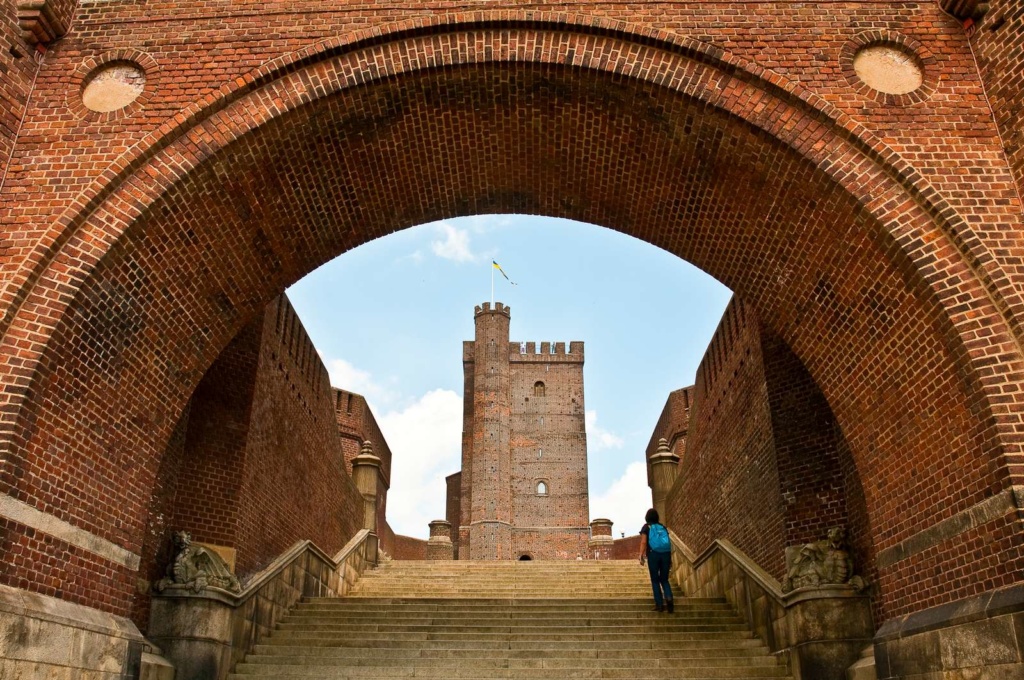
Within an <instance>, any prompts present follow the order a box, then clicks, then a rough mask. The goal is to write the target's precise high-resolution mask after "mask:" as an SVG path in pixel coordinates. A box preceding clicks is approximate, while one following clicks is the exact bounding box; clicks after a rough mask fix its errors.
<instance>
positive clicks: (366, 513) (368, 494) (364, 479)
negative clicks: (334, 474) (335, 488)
mask: <svg viewBox="0 0 1024 680" xmlns="http://www.w3.org/2000/svg"><path fill="white" fill-rule="evenodd" d="M380 466H381V462H380V458H378V457H377V456H375V455H374V453H373V444H371V443H370V442H368V441H367V442H363V448H362V449H361V450H360V451H359V455H358V456H356V457H355V458H353V459H352V481H353V482H355V485H356V488H357V489H359V493H360V494H362V496H363V528H364V529H366V530H367V531H369V532H370V533H372V534H374V535H376V533H377V488H378V487H377V478H378V477H379V476H380Z"/></svg>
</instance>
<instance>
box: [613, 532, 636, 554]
mask: <svg viewBox="0 0 1024 680" xmlns="http://www.w3.org/2000/svg"><path fill="white" fill-rule="evenodd" d="M626 533H629V532H626ZM641 541H642V537H641V536H640V534H633V535H632V536H626V537H625V538H616V539H615V541H614V543H612V559H613V560H635V559H637V557H639V556H640V544H641Z"/></svg>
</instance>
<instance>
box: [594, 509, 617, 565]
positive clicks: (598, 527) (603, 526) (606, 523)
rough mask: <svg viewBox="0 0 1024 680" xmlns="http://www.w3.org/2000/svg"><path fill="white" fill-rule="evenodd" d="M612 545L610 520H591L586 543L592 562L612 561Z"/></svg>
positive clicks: (613, 543) (613, 542)
mask: <svg viewBox="0 0 1024 680" xmlns="http://www.w3.org/2000/svg"><path fill="white" fill-rule="evenodd" d="M614 545H615V539H614V538H613V537H612V521H611V520H610V519H595V520H593V521H592V522H591V523H590V541H588V543H587V547H588V548H589V549H590V558H591V559H594V560H610V559H612V550H613V548H614Z"/></svg>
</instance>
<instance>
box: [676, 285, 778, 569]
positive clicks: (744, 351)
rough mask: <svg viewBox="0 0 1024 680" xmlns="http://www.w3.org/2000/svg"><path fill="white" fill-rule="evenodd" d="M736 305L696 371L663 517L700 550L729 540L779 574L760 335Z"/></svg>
mask: <svg viewBox="0 0 1024 680" xmlns="http://www.w3.org/2000/svg"><path fill="white" fill-rule="evenodd" d="M741 308H742V303H740V302H739V301H738V300H737V299H736V298H733V301H732V302H731V303H730V304H729V306H728V307H727V308H726V311H725V314H724V315H723V317H722V322H721V323H720V324H719V327H718V329H717V330H716V331H715V335H714V337H713V338H712V340H711V343H710V344H709V345H708V349H707V352H706V353H705V354H704V358H703V360H702V361H701V363H700V366H699V367H698V368H697V375H696V381H695V384H694V386H693V405H692V406H691V408H690V425H689V435H688V436H687V442H686V456H685V457H684V458H683V459H682V460H680V462H679V476H678V478H677V479H676V484H675V486H674V487H673V489H672V492H671V493H670V494H669V496H668V498H667V500H666V504H665V512H666V515H667V517H666V518H664V519H665V520H666V523H667V524H668V526H670V527H672V528H673V529H674V530H675V531H676V532H678V534H679V537H680V538H681V539H682V540H683V541H684V542H685V543H687V545H689V546H690V547H691V548H692V549H693V550H695V551H697V552H698V553H699V552H700V551H702V550H704V549H705V548H706V547H708V546H709V545H710V544H711V542H712V541H714V540H715V539H717V538H728V539H729V540H730V541H732V542H733V543H734V544H735V545H737V546H738V547H739V548H740V549H742V550H743V551H744V552H746V553H747V554H748V555H750V557H751V558H753V559H754V561H756V562H757V563H758V564H759V565H761V567H763V568H764V569H766V570H768V571H769V572H771V573H772V574H774V575H776V576H778V577H781V576H783V575H784V574H783V572H784V567H785V561H784V547H785V546H784V540H783V536H784V533H785V520H784V517H783V508H782V498H781V495H780V494H779V476H778V469H777V465H776V462H775V446H774V442H773V439H772V421H771V410H770V406H769V401H768V389H767V384H766V380H765V371H764V359H763V357H762V354H761V335H760V329H759V328H758V325H757V323H756V321H754V319H753V318H752V316H750V315H749V314H745V315H744V318H743V319H742V320H741V319H740V318H739V316H740V314H742V313H743V312H749V310H745V309H744V310H743V311H742V312H741V311H740V310H741ZM737 322H738V323H737ZM751 322H753V323H751Z"/></svg>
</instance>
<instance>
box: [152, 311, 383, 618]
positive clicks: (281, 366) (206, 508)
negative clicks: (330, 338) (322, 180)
mask: <svg viewBox="0 0 1024 680" xmlns="http://www.w3.org/2000/svg"><path fill="white" fill-rule="evenodd" d="M311 350H312V345H311V344H310V343H309V339H308V336H307V335H306V333H305V330H304V329H303V328H302V326H301V322H300V321H299V320H298V317H297V316H295V314H294V310H292V309H291V305H290V303H289V302H288V300H287V298H284V297H281V298H278V299H277V300H275V301H274V302H272V303H271V304H270V305H269V306H268V307H267V308H266V310H265V312H264V313H263V314H262V315H260V317H259V318H258V319H257V320H256V321H254V322H253V323H252V324H250V325H249V326H247V327H246V328H245V329H244V330H243V331H242V332H241V333H240V334H239V335H238V336H237V337H236V338H235V339H234V340H233V341H232V342H231V343H230V344H229V345H228V347H227V348H226V349H225V351H224V352H222V353H221V356H220V357H219V358H218V360H217V361H216V362H214V365H213V366H212V367H211V369H210V370H209V371H208V372H207V374H206V376H204V379H203V380H202V381H201V383H200V386H199V388H198V389H197V390H196V393H195V394H194V395H193V397H192V399H191V401H190V403H189V409H188V411H187V417H183V418H182V421H181V423H179V426H178V428H177V429H176V430H175V432H176V434H175V435H174V436H173V437H172V438H171V440H170V443H169V444H168V448H167V451H166V452H165V455H164V457H163V459H162V464H161V469H160V472H159V474H158V478H157V479H158V481H157V484H156V486H155V488H154V494H153V499H152V500H151V503H150V515H149V523H148V527H147V532H146V537H145V542H144V551H143V561H142V565H141V567H140V570H139V572H140V578H142V579H143V580H144V581H145V582H149V583H152V582H153V581H154V580H156V579H158V578H160V577H161V576H163V569H164V566H165V565H166V564H167V562H168V560H169V558H170V557H171V555H170V553H171V546H170V534H171V532H173V531H177V530H186V531H189V532H190V533H191V534H192V537H193V540H195V541H197V542H202V543H207V544H214V545H217V546H224V547H226V548H230V549H232V550H234V551H235V555H236V562H235V573H236V574H238V575H239V577H240V578H242V579H243V580H244V578H245V577H246V576H248V575H250V574H252V573H255V572H256V571H258V570H259V569H261V568H262V567H264V566H266V565H267V564H268V563H270V562H271V561H272V560H273V559H275V558H276V557H277V556H278V555H280V554H281V553H282V552H284V551H285V550H286V549H287V548H289V547H290V546H291V545H293V544H294V543H295V542H296V541H298V540H306V539H308V540H312V541H313V542H314V543H315V544H316V545H317V546H318V547H321V548H322V549H323V550H325V551H326V552H328V554H333V553H334V552H335V551H337V550H340V549H341V547H342V546H343V545H344V544H345V542H346V541H347V540H348V539H349V538H350V537H351V536H353V535H354V534H355V533H356V532H357V531H358V530H359V529H361V528H362V520H363V518H362V497H361V496H360V495H359V494H358V491H357V490H356V488H355V485H354V484H353V482H352V479H351V477H350V476H349V474H348V473H347V472H346V470H345V467H344V462H343V459H342V454H341V449H340V446H339V437H338V435H337V425H336V421H335V409H334V405H335V399H334V394H333V392H332V391H331V389H330V387H329V383H328V379H327V371H326V368H325V367H324V366H323V364H322V363H321V362H320V360H319V357H318V356H317V354H316V352H315V351H311ZM148 604H149V601H148V597H141V596H140V597H138V598H136V600H135V606H134V610H133V617H134V620H135V621H136V624H137V625H139V627H140V628H141V629H143V630H145V629H146V626H147V624H148Z"/></svg>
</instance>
